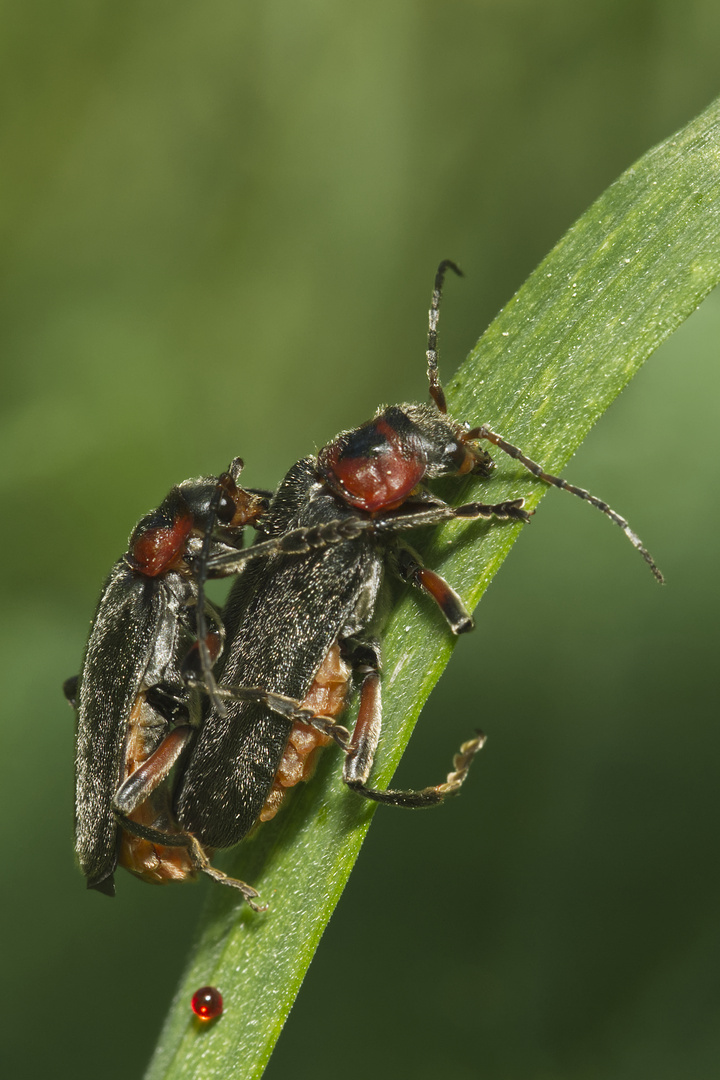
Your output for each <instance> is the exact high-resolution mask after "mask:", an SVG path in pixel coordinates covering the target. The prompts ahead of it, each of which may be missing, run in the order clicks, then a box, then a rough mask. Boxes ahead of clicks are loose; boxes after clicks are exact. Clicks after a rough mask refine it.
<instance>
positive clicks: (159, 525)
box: [65, 458, 267, 896]
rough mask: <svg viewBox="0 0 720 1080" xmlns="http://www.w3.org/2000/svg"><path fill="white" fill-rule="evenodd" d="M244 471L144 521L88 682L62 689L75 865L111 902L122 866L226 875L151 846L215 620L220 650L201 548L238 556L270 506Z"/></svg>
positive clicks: (201, 485)
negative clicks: (72, 754)
mask: <svg viewBox="0 0 720 1080" xmlns="http://www.w3.org/2000/svg"><path fill="white" fill-rule="evenodd" d="M241 469H242V461H241V460H240V459H239V458H237V459H235V461H234V462H233V463H232V465H231V467H230V470H229V471H228V473H226V474H223V476H221V477H220V479H219V480H218V478H217V477H202V478H200V479H194V480H186V481H185V482H184V483H182V484H179V485H177V487H174V488H173V489H172V491H171V492H170V493H169V495H168V496H167V498H166V499H165V500H164V502H163V503H162V504H161V506H160V507H159V508H158V509H157V510H155V511H154V512H152V513H151V514H148V515H147V516H146V517H144V518H143V519H142V520H141V521H140V522H139V524H138V525H137V526H136V527H135V529H134V530H133V533H132V535H131V537H130V541H129V546H128V550H127V552H126V554H125V555H124V556H123V557H122V558H121V559H120V560H119V561H118V562H117V563H116V564H115V566H114V567H113V570H112V571H111V573H110V576H109V577H108V579H107V581H106V583H105V586H104V588H103V591H102V595H101V597H100V601H99V603H98V607H97V611H96V613H95V616H94V619H93V622H92V627H91V631H90V637H89V640H88V643H87V647H86V651H85V657H84V659H83V664H82V670H81V673H80V675H79V676H78V677H77V678H74V679H68V681H67V682H66V684H65V694H66V696H67V697H68V698H69V699H70V701H71V702H72V704H73V705H75V707H76V709H77V742H76V762H75V765H76V797H75V846H76V853H77V858H78V861H79V864H80V867H81V869H82V871H83V873H84V874H85V875H86V877H87V882H88V888H91V889H97V890H98V891H100V892H103V893H105V894H107V895H109V896H112V895H114V891H115V887H114V880H113V874H114V870H115V867H116V865H117V864H118V863H119V864H120V865H122V866H124V867H126V868H127V869H128V870H130V871H132V872H133V873H135V874H137V875H138V876H139V877H141V878H143V879H144V880H146V881H156V882H164V881H170V880H175V879H178V878H180V879H182V878H184V877H187V876H190V875H192V874H193V873H194V871H195V870H197V869H201V870H205V871H206V872H208V873H211V874H212V875H213V876H218V877H222V875H220V872H219V871H214V870H213V868H212V867H210V866H209V863H208V860H207V856H206V855H205V853H204V852H202V851H201V850H200V849H199V847H193V848H188V847H187V845H186V844H185V845H175V844H173V845H172V846H165V845H162V844H160V843H153V841H152V835H153V833H152V830H153V829H154V830H156V831H157V832H159V833H162V834H163V835H164V836H166V838H167V839H168V840H170V839H171V836H170V834H172V832H173V831H174V822H173V819H172V813H171V807H170V794H169V790H168V785H167V784H166V783H164V780H165V778H166V777H167V775H168V773H169V772H170V770H171V769H172V767H173V765H174V764H175V763H176V761H177V759H178V757H179V756H180V754H181V753H182V751H183V750H184V749H185V747H186V746H187V744H188V741H189V738H190V734H191V732H192V730H193V725H194V724H195V723H197V721H198V718H199V711H200V699H199V696H198V694H197V692H196V691H194V690H191V689H190V688H188V686H187V684H186V682H185V681H184V680H183V677H182V667H183V663H185V662H186V658H187V655H188V653H189V652H191V651H192V649H193V646H194V645H195V644H196V635H197V624H198V622H200V624H201V625H203V626H204V624H205V622H206V618H205V616H206V614H207V616H208V617H209V619H210V622H211V623H212V629H211V631H210V633H207V634H206V633H205V631H204V630H203V648H204V649H207V650H209V652H210V654H211V656H212V657H213V658H214V657H216V656H217V655H218V653H219V652H220V650H221V648H222V639H223V631H222V625H221V622H220V619H219V616H218V614H217V612H216V611H215V610H214V608H212V606H211V605H209V604H208V603H207V602H206V601H205V599H204V596H203V597H202V598H201V604H202V608H203V610H202V614H201V616H200V617H198V612H197V610H196V608H197V603H198V593H197V586H196V579H195V573H194V569H193V568H194V564H195V562H196V561H197V559H198V558H199V556H200V554H201V552H202V550H203V547H204V548H205V549H206V550H207V552H208V554H209V555H210V556H218V555H221V554H227V553H228V552H234V551H236V550H237V548H238V547H239V546H240V545H241V543H242V536H243V528H244V526H245V525H247V524H253V523H255V522H256V521H257V519H258V517H259V515H260V514H261V513H262V512H263V511H264V510H265V509H266V507H267V500H266V499H265V498H264V497H263V496H262V495H261V494H260V493H256V492H248V491H245V490H244V489H243V488H241V487H239V485H238V483H237V480H238V477H239V475H240V471H241ZM121 822H122V826H123V827H121V824H120V823H121ZM147 829H149V830H150V832H149V833H146V830H147ZM155 839H156V840H158V839H159V837H156V838H155Z"/></svg>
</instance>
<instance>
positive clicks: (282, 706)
mask: <svg viewBox="0 0 720 1080" xmlns="http://www.w3.org/2000/svg"><path fill="white" fill-rule="evenodd" d="M190 685H191V686H201V685H202V684H201V683H196V682H193V681H192V680H191V681H190ZM216 693H217V695H218V696H219V697H220V698H226V699H228V700H232V701H256V702H258V703H259V704H261V705H265V706H266V708H268V709H272V711H273V712H276V713H278V714H279V715H280V716H284V717H285V719H286V720H291V721H292V722H293V723H295V722H296V721H298V722H299V723H302V724H308V725H309V726H310V727H312V728H315V730H316V731H319V732H320V733H321V734H322V735H329V736H330V738H331V739H333V740H334V741H335V742H336V743H337V744H338V746H339V747H341V749H343V750H347V749H348V746H349V745H350V732H349V731H348V729H347V728H346V727H343V726H342V724H336V723H335V721H334V720H333V719H332V717H330V716H323V715H321V714H319V713H315V712H313V710H312V709H308V708H305V707H304V706H303V705H302V704H301V703H300V702H299V701H297V699H296V698H291V697H287V696H286V695H285V694H276V693H273V692H272V691H270V690H263V689H262V687H259V686H218V687H217V691H216Z"/></svg>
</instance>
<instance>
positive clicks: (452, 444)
mask: <svg viewBox="0 0 720 1080" xmlns="http://www.w3.org/2000/svg"><path fill="white" fill-rule="evenodd" d="M448 269H452V270H454V271H455V272H456V273H460V271H459V270H458V268H457V267H456V266H455V264H454V263H452V262H450V261H445V262H443V263H441V265H440V267H439V269H438V272H437V276H436V280H435V287H434V291H433V296H432V303H431V308H430V325H429V335H428V349H427V359H428V377H429V382H430V396H431V399H432V400H431V402H430V403H429V404H426V405H417V404H414V405H407V404H406V405H396V406H391V407H389V408H384V409H381V410H380V411H379V412H378V413H377V415H376V416H375V418H374V419H373V420H371V421H369V422H368V423H366V424H363V425H362V426H361V427H359V428H357V429H356V430H354V431H346V432H342V433H341V434H340V435H338V436H337V438H335V439H334V440H333V441H332V442H331V443H329V444H328V445H327V446H325V447H324V448H323V449H322V450H321V451H320V453H319V455H318V456H317V457H308V458H304V459H303V460H301V461H299V462H297V463H296V464H295V465H294V466H293V467H292V468H291V469H290V471H289V472H288V473H287V475H286V476H285V478H284V480H283V481H282V483H281V484H280V486H279V488H278V490H277V492H276V494H275V496H274V497H273V499H272V501H271V504H270V508H269V510H268V512H267V514H265V515H264V516H263V519H262V522H261V523H260V526H259V531H260V535H261V536H262V537H264V539H263V540H259V547H261V548H263V549H266V550H268V551H269V552H270V554H268V556H267V557H266V558H265V559H264V560H263V561H259V560H258V561H253V562H251V563H246V562H244V559H245V558H246V555H244V554H243V555H241V556H240V557H237V556H234V555H233V554H232V553H229V554H228V555H227V556H223V555H219V556H211V557H210V559H209V562H208V566H207V572H208V573H209V574H211V575H212V574H220V573H227V572H228V571H229V570H231V569H237V570H239V577H238V580H237V582H236V584H235V585H234V587H233V589H232V591H231V593H230V596H229V599H228V602H227V605H226V607H225V609H224V610H223V622H224V624H225V627H226V632H227V647H226V650H225V653H224V655H223V658H222V660H221V662H220V666H219V676H218V686H219V693H220V694H221V695H222V698H223V701H224V707H223V708H222V709H219V708H218V706H217V702H215V703H214V704H212V705H211V707H210V709H209V712H208V715H207V716H206V717H205V719H204V721H203V723H202V725H201V727H200V728H199V729H198V731H197V733H196V735H195V738H194V742H193V746H192V749H191V751H190V753H189V754H188V755H187V757H186V759H185V761H184V764H183V766H182V769H181V775H180V777H179V779H178V782H177V786H176V795H175V801H174V813H175V817H176V820H177V822H178V825H179V827H180V828H182V829H183V830H185V831H186V832H187V833H188V834H192V835H193V836H194V837H196V839H197V840H198V841H199V842H200V843H201V844H202V845H203V846H207V847H211V848H226V847H231V846H233V845H235V844H236V843H238V842H239V841H240V840H241V839H242V838H243V837H244V836H246V835H247V833H248V832H249V830H250V829H251V828H252V827H253V825H254V824H255V823H256V822H257V821H259V820H266V819H267V818H270V817H272V816H273V815H274V813H275V812H276V810H277V808H278V806H279V805H280V802H281V801H282V796H283V792H284V791H285V789H286V788H288V787H290V786H292V785H293V784H294V783H296V782H297V781H298V780H300V779H303V778H304V777H305V776H306V775H307V771H308V762H309V759H310V755H311V751H312V750H313V749H314V748H315V747H316V746H317V745H318V744H320V743H322V742H323V741H327V740H326V739H324V738H323V736H322V735H321V734H318V732H317V731H316V730H315V729H316V728H317V727H319V726H320V725H317V724H315V723H314V721H311V723H310V726H308V725H307V724H304V723H298V721H305V720H307V713H308V711H310V712H312V711H314V712H315V713H320V714H322V715H323V717H324V718H328V719H330V718H334V717H336V716H338V715H339V714H340V713H341V712H342V710H343V708H344V706H345V702H346V699H347V696H348V692H349V689H350V685H351V682H352V681H353V680H354V681H355V682H356V683H357V684H358V685H359V691H360V706H359V712H358V719H357V722H356V725H355V728H354V731H353V734H352V737H349V738H347V739H346V738H344V737H343V732H344V729H343V728H341V727H340V726H339V725H336V726H335V728H334V729H332V730H331V729H330V728H327V729H326V731H325V735H326V736H327V735H328V734H329V735H332V736H333V737H335V739H336V741H337V742H339V743H340V745H341V746H342V748H343V750H344V752H345V760H344V769H343V777H344V780H345V782H346V783H347V784H348V786H349V787H350V788H352V789H353V790H354V791H356V792H357V793H358V794H360V795H363V796H364V797H366V798H369V799H373V800H376V801H379V802H384V803H390V804H393V805H396V806H406V807H420V806H429V805H433V804H436V803H438V802H441V801H442V800H443V799H444V797H445V796H446V795H448V794H450V793H453V792H456V791H457V790H458V789H459V787H460V785H461V784H462V783H463V781H464V779H465V777H466V775H467V772H468V769H469V766H470V763H471V761H472V758H473V756H474V755H475V753H476V752H477V751H478V750H479V749H480V747H481V746H482V744H483V741H484V738H483V736H482V735H479V734H478V735H477V737H476V738H474V739H471V740H470V741H469V742H467V743H465V744H464V745H463V746H462V747H461V749H460V753H459V754H458V755H457V756H456V758H455V760H454V765H453V770H452V772H451V773H450V774H449V775H448V777H447V779H446V780H445V781H444V782H443V783H440V784H438V785H435V786H433V787H428V788H424V789H422V790H420V791H393V790H388V791H380V790H377V789H375V788H373V787H371V786H369V783H368V780H369V776H370V772H371V768H372V763H373V757H374V754H375V750H376V747H377V745H378V740H379V737H380V727H381V700H380V668H381V662H380V647H379V642H378V635H379V633H380V631H381V624H382V612H383V604H382V603H381V595H382V584H383V578H384V572H385V569H386V568H389V569H391V570H392V571H393V572H394V573H395V574H396V575H398V576H399V577H400V578H401V579H403V580H404V581H406V582H409V583H411V584H412V585H414V586H416V587H418V588H420V589H422V590H423V591H425V592H426V593H427V594H429V595H430V596H431V597H432V598H433V599H434V600H435V601H436V603H437V604H438V606H439V607H440V610H441V612H442V614H443V615H444V617H445V619H446V620H447V622H448V625H449V628H450V630H451V631H452V632H453V633H454V634H460V633H464V632H465V631H468V630H470V629H472V627H473V621H472V618H471V616H470V615H469V613H468V612H467V611H466V610H465V608H464V606H463V604H462V601H461V600H460V598H459V596H458V595H457V594H456V593H455V592H454V591H453V590H452V588H451V587H450V586H449V585H448V583H447V582H445V581H444V580H443V579H442V578H441V577H440V576H439V575H438V574H436V573H434V572H433V571H432V570H430V569H428V568H427V567H425V566H423V564H422V561H421V559H420V557H419V556H418V555H417V553H416V552H414V551H413V549H412V548H410V547H409V546H408V545H407V544H406V543H405V542H404V541H403V540H402V538H401V534H402V533H403V532H405V531H406V530H408V529H412V528H417V527H420V526H424V525H432V524H436V523H439V522H441V521H447V520H451V519H454V518H465V519H467V518H479V517H486V518H490V517H494V518H498V519H500V520H515V521H527V520H528V518H529V514H528V513H527V512H526V511H525V510H524V509H523V500H522V499H516V500H510V501H506V502H502V503H499V504H495V505H492V504H484V503H470V504H466V505H464V506H459V507H452V506H449V505H448V504H447V503H445V502H443V501H442V500H440V499H439V498H438V497H437V496H435V495H434V494H432V493H431V491H430V490H429V488H428V487H427V486H426V485H427V481H430V480H433V479H435V478H437V477H444V476H454V477H465V476H468V475H474V476H480V477H485V478H487V477H489V476H490V474H491V472H492V470H493V468H494V463H493V461H492V459H491V457H490V455H489V454H488V453H487V451H486V450H484V449H483V448H482V447H481V446H480V445H479V441H480V440H484V441H486V442H490V443H492V444H494V445H496V446H497V447H499V448H500V449H501V450H503V451H504V452H505V453H507V454H509V455H511V456H512V457H514V458H516V459H517V460H518V461H520V462H521V463H522V464H523V465H524V466H525V467H526V468H527V469H529V470H530V471H531V472H532V473H533V474H534V475H536V476H537V477H539V478H540V479H542V480H543V481H545V482H546V483H549V484H553V485H555V486H556V487H560V488H564V489H565V490H567V491H570V492H571V493H572V494H575V495H578V496H579V497H580V498H583V499H585V500H587V501H588V502H590V503H591V504H592V505H594V506H596V507H597V508H598V509H600V510H602V511H603V512H604V513H605V514H607V515H608V516H609V517H610V518H611V519H612V520H613V521H614V522H615V523H616V524H618V525H619V526H620V527H621V528H622V529H623V530H624V532H625V533H626V535H627V536H628V538H629V539H630V540H631V542H632V543H633V545H634V546H635V547H636V548H638V549H639V551H640V552H641V554H642V556H643V558H645V560H646V561H647V562H648V563H649V565H650V566H651V568H652V570H653V572H654V573H655V575H656V576H657V577H658V578H659V579H660V580H662V578H661V575H660V572H659V571H658V570H657V567H656V566H655V564H654V562H653V560H652V558H651V556H650V555H649V554H648V552H647V551H646V550H645V548H644V547H643V546H642V544H641V542H640V540H639V539H638V537H637V536H636V535H635V534H634V533H633V532H632V530H631V529H630V527H629V525H628V523H627V522H626V521H625V519H624V518H621V517H620V516H619V515H618V514H616V513H615V512H614V511H613V510H611V509H610V508H609V507H608V506H607V504H605V503H603V502H602V501H601V500H599V499H597V498H595V496H593V495H590V494H589V492H587V491H585V490H583V489H581V488H576V487H574V486H573V485H571V484H568V483H567V482H566V481H565V480H563V479H561V478H559V477H555V476H553V475H551V474H549V473H547V472H545V471H544V470H543V469H542V467H541V466H539V465H537V464H536V463H535V462H533V461H532V460H531V459H529V458H528V457H526V456H525V455H524V454H523V453H522V451H520V450H519V449H518V448H517V447H515V446H513V445H512V444H510V443H508V442H506V441H505V440H504V439H503V438H502V437H501V436H499V435H497V434H495V433H494V432H493V431H491V430H490V428H488V427H486V426H482V427H479V428H473V429H470V428H469V427H468V426H467V425H462V424H460V423H458V422H456V421H455V420H453V419H452V418H451V417H449V416H448V415H447V408H446V404H445V395H444V393H443V390H442V387H441V385H440V381H439V376H438V368H437V323H438V316H439V305H440V298H441V291H442V285H443V281H444V276H445V274H446V272H447V270H448ZM273 545H275V551H274V553H273V551H272V549H273ZM250 550H252V549H250ZM301 550H304V551H306V553H307V554H306V555H305V557H304V558H302V559H298V558H296V557H295V554H294V553H296V552H297V551H301ZM238 688H243V689H242V691H241V692H240V691H239V690H238ZM251 688H262V689H263V690H265V691H270V692H271V693H273V694H279V695H283V696H284V697H286V698H287V699H288V702H289V707H288V710H287V713H286V715H279V714H278V711H277V710H274V709H271V708H268V704H267V702H266V701H263V700H262V695H261V694H257V696H251V695H252V690H251ZM292 702H295V703H296V705H295V706H293V705H292ZM294 710H295V711H294Z"/></svg>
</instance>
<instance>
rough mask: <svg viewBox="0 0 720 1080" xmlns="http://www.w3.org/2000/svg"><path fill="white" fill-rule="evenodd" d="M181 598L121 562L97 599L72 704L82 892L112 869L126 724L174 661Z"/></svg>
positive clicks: (179, 593) (178, 591)
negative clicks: (115, 809)
mask: <svg viewBox="0 0 720 1080" xmlns="http://www.w3.org/2000/svg"><path fill="white" fill-rule="evenodd" d="M178 585H179V586H180V588H179V589H178V587H177V586H178ZM182 592H183V587H182V583H180V582H177V583H175V587H173V585H171V584H169V583H168V582H166V581H159V580H157V579H155V580H153V579H148V578H145V577H142V576H140V575H138V574H135V573H133V571H132V570H131V569H130V568H129V567H128V566H127V564H126V563H125V562H124V561H123V560H122V559H121V560H120V561H119V562H118V563H116V565H115V567H114V568H113V570H112V573H111V574H110V577H109V578H108V580H107V582H106V584H105V588H104V589H103V592H102V595H101V597H100V602H99V604H98V608H97V612H96V614H95V618H94V620H93V624H92V629H91V631H90V638H89V640H88V644H87V649H86V652H85V657H84V660H83V666H82V671H81V675H80V682H79V688H78V701H77V711H78V721H77V740H76V756H75V850H76V853H77V857H78V861H79V863H80V867H81V869H82V871H83V873H84V874H86V876H87V878H88V887H89V888H94V887H96V886H97V885H99V884H100V883H101V882H103V881H105V879H107V878H108V877H109V876H110V875H111V874H112V872H113V870H114V868H115V863H116V851H117V840H118V826H117V822H116V820H115V817H114V815H113V813H112V808H111V804H112V800H113V797H114V795H115V792H116V791H117V788H118V785H119V782H120V776H121V771H122V768H123V762H124V756H125V745H126V740H127V730H128V721H129V718H130V714H131V711H132V708H133V705H134V703H135V700H136V698H137V696H138V694H139V693H140V692H141V691H142V690H143V689H145V688H146V687H148V686H151V685H154V684H155V683H157V682H159V681H161V680H162V678H163V677H164V673H165V670H166V668H167V665H168V661H169V660H170V659H173V658H175V657H176V655H177V649H178V645H177V634H178V625H179V624H178V613H179V612H180V610H181V605H182Z"/></svg>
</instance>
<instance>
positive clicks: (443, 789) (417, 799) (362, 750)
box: [343, 649, 485, 809]
mask: <svg viewBox="0 0 720 1080" xmlns="http://www.w3.org/2000/svg"><path fill="white" fill-rule="evenodd" d="M363 651H364V652H366V653H367V652H370V651H371V650H369V649H367V650H363ZM363 667H364V668H365V677H364V679H363V683H362V687H361V690H360V708H359V710H358V718H357V722H356V724H355V729H354V731H353V735H352V741H351V744H350V748H349V750H348V751H347V757H346V758H345V765H344V767H343V780H344V781H345V783H346V784H347V785H348V787H349V788H351V789H352V790H353V791H355V792H356V793H357V794H358V795H362V796H363V798H365V799H371V800H372V801H373V802H381V803H387V804H388V805H390V806H402V807H406V808H408V809H420V808H422V807H425V806H437V805H438V804H439V803H441V802H443V800H444V799H445V798H446V797H447V796H448V795H454V794H455V793H456V792H457V791H459V790H460V788H461V787H462V785H463V783H464V781H465V778H466V777H467V774H468V772H469V771H470V765H471V764H472V761H473V758H474V757H475V755H476V754H477V752H478V750H481V749H482V747H483V745H484V743H485V736H484V735H483V734H482V732H478V733H477V734H476V736H475V738H474V739H469V740H468V741H467V742H464V743H463V744H462V746H461V747H460V750H459V752H458V753H457V754H456V755H455V757H454V758H453V768H452V770H451V772H449V773H448V775H447V777H446V779H445V780H444V781H443V783H441V784H434V785H432V786H431V787H426V788H421V789H420V790H418V791H410V790H408V791H397V790H393V789H388V790H386V791H380V790H379V789H377V788H372V787H368V783H367V782H368V779H369V777H370V770H371V769H372V764H373V760H374V757H375V750H376V749H377V745H378V742H379V739H380V730H381V727H382V697H381V691H380V673H379V670H378V668H379V658H378V656H377V652H375V663H374V664H373V665H372V666H370V665H369V664H364V665H363Z"/></svg>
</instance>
